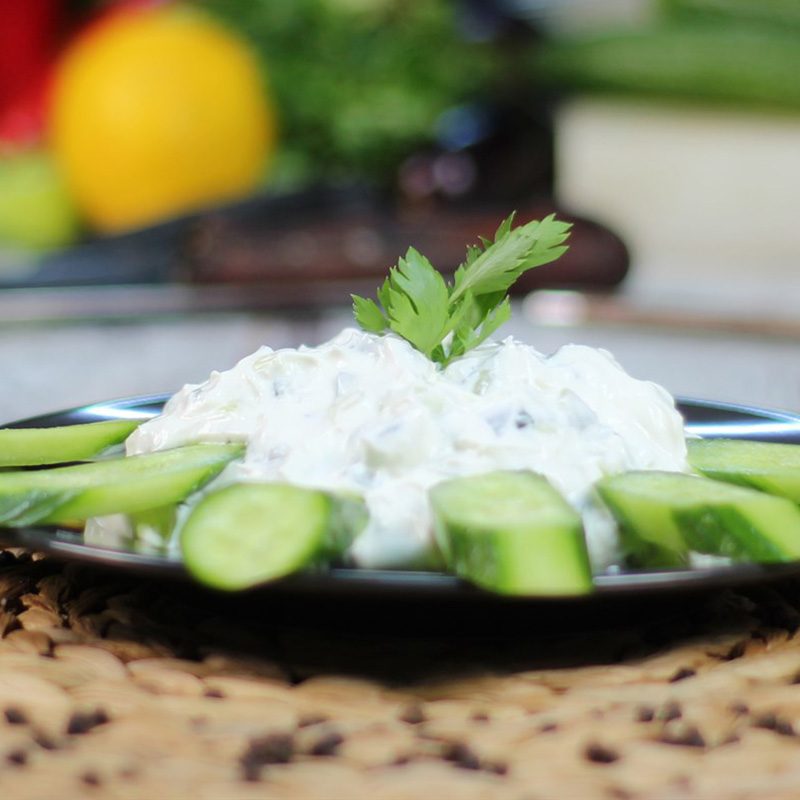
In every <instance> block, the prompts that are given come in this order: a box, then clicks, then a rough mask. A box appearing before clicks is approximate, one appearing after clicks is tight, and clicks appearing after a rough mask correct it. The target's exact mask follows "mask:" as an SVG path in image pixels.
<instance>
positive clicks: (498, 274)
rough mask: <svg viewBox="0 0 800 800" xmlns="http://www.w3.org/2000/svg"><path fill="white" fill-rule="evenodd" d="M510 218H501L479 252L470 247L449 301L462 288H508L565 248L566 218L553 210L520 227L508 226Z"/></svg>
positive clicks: (480, 291)
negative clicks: (528, 271) (559, 216)
mask: <svg viewBox="0 0 800 800" xmlns="http://www.w3.org/2000/svg"><path fill="white" fill-rule="evenodd" d="M513 221H514V215H513V214H512V215H511V216H510V217H508V219H506V220H504V221H503V223H502V224H501V225H500V227H499V228H498V229H497V233H496V234H495V237H494V241H493V242H488V241H487V240H485V239H484V240H483V251H482V252H481V251H480V249H479V248H476V247H473V248H470V250H469V252H468V255H467V260H466V262H465V263H464V264H462V265H461V266H460V267H459V268H458V269H457V270H456V274H455V276H454V278H455V286H454V288H453V292H452V294H451V296H450V300H451V302H456V301H457V300H458V299H459V298H460V297H461V296H462V295H463V294H464V293H465V292H472V294H473V295H480V294H488V293H489V292H507V291H508V290H509V288H510V287H511V285H512V284H513V283H514V282H515V281H516V280H517V278H519V276H520V275H522V273H523V272H526V271H527V270H529V269H531V268H533V267H539V266H541V265H542V264H547V263H549V262H551V261H555V260H556V259H557V258H559V257H560V256H561V255H563V254H564V253H565V252H566V250H567V248H566V247H565V246H564V242H565V241H566V240H567V237H568V236H569V229H570V227H571V226H570V224H569V223H568V222H561V221H560V220H557V219H556V218H555V215H554V214H550V216H548V217H545V218H544V219H543V220H541V222H539V221H536V220H534V221H533V222H529V223H528V224H527V225H522V226H520V227H519V228H512V227H511V225H512V223H513Z"/></svg>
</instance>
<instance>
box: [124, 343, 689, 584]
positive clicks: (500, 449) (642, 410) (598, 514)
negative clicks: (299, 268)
mask: <svg viewBox="0 0 800 800" xmlns="http://www.w3.org/2000/svg"><path fill="white" fill-rule="evenodd" d="M231 441H241V442H246V444H247V450H246V455H245V456H244V459H243V460H242V461H241V462H236V463H232V464H230V465H229V466H228V467H227V468H226V469H225V470H224V471H223V472H222V473H221V474H220V475H219V476H218V477H217V478H216V479H215V480H214V482H212V483H211V484H210V485H209V487H207V488H218V487H220V486H223V485H225V484H228V483H231V482H236V481H288V482H291V483H294V484H299V485H301V486H308V487H314V488H320V489H328V490H346V491H354V492H358V493H359V494H360V495H362V496H363V497H364V499H365V502H366V504H367V506H368V509H369V513H370V521H369V523H368V526H367V527H366V529H365V530H364V531H363V533H362V534H361V535H359V536H358V538H357V539H356V540H355V542H354V544H353V546H352V549H351V552H350V556H351V557H352V560H353V561H354V562H355V563H356V564H357V565H359V566H362V567H389V568H391V567H413V566H422V565H425V564H426V563H429V562H430V561H431V554H432V551H433V544H432V520H431V512H430V509H429V506H428V502H427V490H428V489H429V488H430V487H431V486H432V485H433V484H435V483H437V482H439V481H442V480H445V479H447V478H453V477H457V476H463V475H470V474H475V473H480V472H488V471H491V470H496V469H531V470H535V471H536V472H539V473H541V474H543V475H545V476H546V477H547V478H548V479H549V480H550V481H551V483H552V484H553V485H554V486H555V487H556V488H557V489H559V490H560V491H561V492H562V494H563V495H564V496H565V497H566V499H567V500H568V501H569V502H570V503H571V504H572V505H573V506H574V507H575V508H576V509H577V510H578V511H579V512H580V513H581V515H582V517H583V520H584V523H585V527H586V535H587V541H588V545H589V551H590V555H591V559H592V564H593V567H594V569H595V570H596V571H601V570H603V569H605V568H607V567H608V566H609V565H612V564H614V563H615V562H616V561H617V560H618V559H619V552H618V544H617V534H616V529H615V526H614V523H613V521H612V520H611V518H610V516H609V515H608V514H607V513H606V512H605V511H604V510H603V509H602V508H600V507H599V505H597V504H596V503H595V501H594V498H593V495H592V485H593V483H594V482H595V481H596V480H597V479H598V478H600V477H602V476H604V475H608V474H611V473H615V472H620V471H623V470H629V469H661V470H672V471H686V470H687V469H688V467H687V464H686V445H685V441H684V430H683V420H682V418H681V416H680V414H679V413H678V411H677V410H676V408H675V404H674V401H673V399H672V397H671V396H670V395H669V394H668V393H667V392H666V391H665V390H664V389H663V388H661V387H660V386H658V385H656V384H654V383H650V382H647V381H640V380H636V379H635V378H632V377H631V376H630V375H628V374H627V373H626V372H625V371H624V370H623V369H622V368H621V367H620V366H619V365H618V364H617V362H616V361H615V360H614V359H613V357H612V356H611V355H610V354H609V353H607V352H606V351H604V350H597V349H594V348H591V347H585V346H580V345H567V346H565V347H562V348H561V349H560V350H558V351H557V352H556V353H554V354H552V355H550V356H545V355H543V354H541V353H539V352H537V351H536V350H535V349H534V348H533V347H530V346H528V345H525V344H522V343H521V342H518V341H515V340H514V339H512V338H508V339H505V340H504V341H502V342H499V343H491V344H485V345H482V346H481V347H478V348H477V349H475V350H472V351H470V352H469V353H468V354H467V355H465V356H463V357H462V358H460V359H458V360H456V361H455V362H453V363H451V364H450V365H449V366H447V367H446V368H444V369H443V368H441V367H440V366H438V365H436V364H434V363H433V362H431V361H430V360H429V359H428V358H427V357H425V356H424V355H423V354H421V353H420V352H418V351H417V350H415V349H414V348H413V347H412V346H411V345H410V344H408V343H407V342H406V341H405V340H403V339H401V338H399V337H396V336H394V335H375V334H370V333H364V332H362V331H359V330H354V329H347V330H344V331H342V332H341V333H340V334H339V335H338V336H336V337H335V338H333V339H332V340H331V341H329V342H326V343H325V344H322V345H320V346H318V347H305V346H303V347H299V348H296V349H294V348H291V349H289V348H287V349H281V350H272V349H271V348H269V347H262V348H261V349H259V350H258V351H257V352H255V353H253V354H252V355H250V356H248V357H246V358H244V359H243V360H242V361H240V362H239V363H238V364H237V365H236V366H235V367H233V368H232V369H230V370H228V371H225V372H214V373H212V374H211V376H210V377H209V379H208V380H207V381H206V382H205V383H202V384H199V385H187V386H185V387H184V388H183V389H181V390H180V391H179V392H178V393H177V394H176V395H175V396H174V397H172V398H171V399H170V400H169V402H168V403H167V404H166V406H165V408H164V411H163V413H162V414H160V415H159V416H158V417H155V418H154V419H152V420H150V421H148V422H146V423H144V424H143V425H141V426H140V427H139V428H138V430H136V431H135V432H134V433H133V434H132V435H131V437H130V438H129V439H128V442H127V445H126V447H127V452H128V454H129V455H134V454H138V453H147V452H151V451H154V450H162V449H166V448H171V447H176V446H179V445H183V444H188V443H192V442H231Z"/></svg>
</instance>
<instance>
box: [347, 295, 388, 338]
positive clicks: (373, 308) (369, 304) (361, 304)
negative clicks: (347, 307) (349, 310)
mask: <svg viewBox="0 0 800 800" xmlns="http://www.w3.org/2000/svg"><path fill="white" fill-rule="evenodd" d="M350 296H351V297H352V298H353V316H354V317H355V318H356V322H357V323H358V324H359V325H360V326H361V327H362V328H363V329H364V330H365V331H369V332H370V333H383V331H385V330H386V329H387V328H388V327H389V320H388V319H386V317H385V316H384V315H383V311H381V309H380V307H379V306H378V304H377V303H376V302H375V301H374V300H370V299H369V298H366V297H359V296H358V295H357V294H353V295H350Z"/></svg>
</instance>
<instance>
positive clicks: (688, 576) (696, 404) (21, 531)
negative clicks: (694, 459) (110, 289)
mask: <svg viewBox="0 0 800 800" xmlns="http://www.w3.org/2000/svg"><path fill="white" fill-rule="evenodd" d="M171 396H172V395H171V394H169V393H153V394H144V395H133V396H129V397H121V398H117V399H113V400H108V401H97V402H94V403H88V404H86V405H82V406H75V407H73V408H68V409H64V410H61V411H54V412H50V413H47V414H38V415H35V416H31V417H26V418H23V419H20V420H15V421H13V422H10V423H7V424H6V425H3V426H0V427H4V428H5V427H11V428H15V427H50V426H53V425H55V424H79V422H82V421H88V420H89V419H93V418H96V419H97V420H98V421H100V420H104V419H115V418H116V419H119V418H124V417H125V416H130V413H133V414H135V415H136V416H137V417H138V416H141V417H142V418H147V417H150V416H153V415H154V414H156V413H157V411H156V410H154V411H153V412H152V414H151V413H150V412H149V411H147V410H146V409H157V408H158V407H160V406H163V405H164V403H165V402H166V401H167V400H168V399H169V398H170V397H171ZM675 401H676V404H677V405H678V407H679V408H680V409H681V410H682V411H684V412H685V411H687V410H690V409H692V408H694V409H703V410H705V411H712V412H720V413H723V414H732V415H740V416H743V417H749V418H750V419H751V420H764V421H765V425H764V426H763V427H764V428H766V429H769V430H770V432H773V433H774V432H775V430H776V427H775V426H777V430H778V432H780V430H781V428H785V429H786V430H785V432H786V433H787V434H793V435H795V436H797V437H798V440H799V441H800V413H795V412H792V411H788V410H781V409H772V408H765V407H761V406H751V405H747V404H742V403H731V402H726V401H717V400H710V399H704V398H693V397H687V396H683V395H678V396H676V397H675ZM126 412H128V413H127V414H126ZM83 417H85V418H87V419H82V418H83ZM69 418H74V421H73V422H67V423H64V422H61V423H59V422H57V421H56V420H58V419H69ZM770 423H771V424H770ZM686 427H687V430H689V431H691V430H692V428H698V427H702V425H701V423H692V422H688V423H687V426H686ZM748 437H749V438H753V437H752V435H750V434H748V435H746V436H742V437H740V438H748ZM79 535H80V534H78V533H76V532H74V531H72V532H70V531H65V530H62V529H59V528H54V527H48V526H27V527H21V528H5V529H0V545H4V546H7V547H23V548H26V549H31V550H38V551H40V552H45V553H46V554H47V555H49V556H52V557H54V558H57V559H60V560H64V561H79V562H82V563H85V564H90V565H94V566H97V567H105V568H111V569H115V570H125V569H127V570H128V571H129V572H131V573H133V574H149V575H151V576H157V577H161V578H168V579H171V580H177V579H180V580H186V581H189V580H191V579H190V577H189V574H188V572H187V571H186V569H185V567H184V566H183V563H182V562H181V561H180V560H178V559H176V558H165V557H163V556H159V555H156V554H148V553H136V552H133V551H130V550H122V549H119V548H111V547H103V546H100V545H89V544H85V543H83V542H80V541H78V540H77V537H78V536H79ZM795 575H798V576H800V561H793V562H786V563H778V564H754V563H748V564H734V565H729V566H719V567H704V568H698V569H679V570H642V571H636V572H633V571H631V572H622V571H620V572H615V573H603V574H600V575H596V576H595V577H594V590H593V591H592V592H590V593H588V594H585V595H553V596H519V597H517V596H508V595H498V594H495V593H492V592H489V591H487V590H483V589H481V588H479V587H476V586H473V585H471V584H469V583H468V582H466V581H464V580H462V579H460V578H458V577H456V576H454V575H449V574H447V573H442V572H420V571H413V570H375V569H361V568H334V569H330V570H325V571H318V572H309V573H302V574H298V575H293V576H289V577H287V578H284V579H281V580H279V581H275V582H272V583H269V584H262V585H260V586H258V587H254V588H253V589H250V590H247V591H250V592H253V591H258V592H267V593H277V594H279V593H286V592H288V593H300V594H304V595H308V594H331V593H333V594H347V595H354V594H355V595H357V594H368V595H370V596H375V594H376V593H377V594H389V595H398V594H406V593H408V592H409V591H410V592H413V593H415V595H418V596H425V597H432V596H435V597H441V598H446V599H452V600H457V599H476V598H479V599H482V600H485V599H492V600H496V601H500V602H511V603H519V602H535V603H541V602H545V603H547V602H554V601H555V602H563V601H567V602H570V601H582V600H586V599H587V598H588V599H591V598H598V597H600V598H607V597H618V596H622V595H630V594H642V593H647V594H650V593H659V592H664V591H683V590H692V589H707V588H717V587H729V586H738V585H743V584H747V583H752V582H760V581H766V580H771V579H774V578H780V577H788V576H795Z"/></svg>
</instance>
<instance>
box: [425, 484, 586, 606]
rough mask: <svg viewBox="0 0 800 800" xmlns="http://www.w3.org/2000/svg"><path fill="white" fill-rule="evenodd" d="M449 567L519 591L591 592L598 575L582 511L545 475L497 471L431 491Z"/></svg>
mask: <svg viewBox="0 0 800 800" xmlns="http://www.w3.org/2000/svg"><path fill="white" fill-rule="evenodd" d="M430 500H431V505H432V508H433V512H434V519H435V526H436V527H435V531H436V539H437V543H438V544H439V547H440V549H441V551H442V554H443V557H444V560H445V562H446V564H447V566H448V568H449V569H450V570H451V571H453V572H455V573H456V574H457V575H459V576H461V577H462V578H466V579H467V580H469V581H471V582H473V583H476V584H478V585H479V586H482V587H484V588H486V589H490V590H492V591H494V592H501V593H504V594H516V595H572V594H583V593H585V592H588V591H590V590H591V588H592V575H591V570H590V567H589V557H588V554H587V551H586V541H585V538H584V535H583V527H582V525H581V519H580V516H579V515H578V514H577V512H576V511H575V510H574V509H573V508H572V507H571V506H570V505H569V504H568V503H567V502H566V501H565V500H564V498H563V497H561V495H560V494H559V493H558V492H557V491H556V490H555V489H554V488H553V487H552V486H551V485H550V484H549V483H548V482H547V480H546V479H545V478H543V477H542V476H541V475H537V474H535V473H533V472H505V471H499V472H491V473H488V474H484V475H475V476H470V477H467V478H456V479H454V480H450V481H445V482H443V483H440V484H438V485H436V486H434V487H433V489H432V490H431V492H430Z"/></svg>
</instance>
